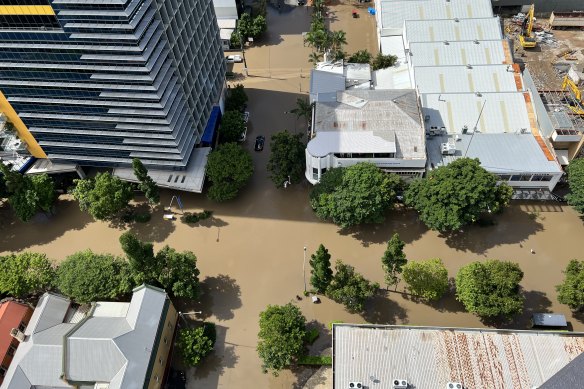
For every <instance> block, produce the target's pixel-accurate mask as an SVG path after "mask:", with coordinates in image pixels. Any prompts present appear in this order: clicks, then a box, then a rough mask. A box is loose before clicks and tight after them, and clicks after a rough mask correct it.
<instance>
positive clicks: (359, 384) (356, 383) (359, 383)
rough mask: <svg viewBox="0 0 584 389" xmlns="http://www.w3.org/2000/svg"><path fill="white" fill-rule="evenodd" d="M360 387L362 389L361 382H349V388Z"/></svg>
mask: <svg viewBox="0 0 584 389" xmlns="http://www.w3.org/2000/svg"><path fill="white" fill-rule="evenodd" d="M362 387H363V384H362V383H361V382H349V388H356V389H360V388H362Z"/></svg>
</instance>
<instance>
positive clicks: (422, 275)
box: [403, 258, 448, 301]
mask: <svg viewBox="0 0 584 389" xmlns="http://www.w3.org/2000/svg"><path fill="white" fill-rule="evenodd" d="M403 276H404V281H405V282H406V283H407V284H408V290H409V291H410V292H411V293H412V294H413V295H415V296H419V297H421V298H423V299H425V300H429V301H432V300H438V299H440V297H442V296H443V295H444V293H446V291H447V290H448V270H446V267H445V266H444V264H443V263H442V260H441V259H440V258H434V259H428V260H427V261H420V262H408V264H406V265H405V266H404V272H403Z"/></svg>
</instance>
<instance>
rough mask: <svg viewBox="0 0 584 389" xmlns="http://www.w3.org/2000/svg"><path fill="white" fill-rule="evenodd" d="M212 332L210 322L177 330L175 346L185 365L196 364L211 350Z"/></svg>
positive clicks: (213, 329) (212, 342)
mask: <svg viewBox="0 0 584 389" xmlns="http://www.w3.org/2000/svg"><path fill="white" fill-rule="evenodd" d="M211 332H212V333H211ZM214 333H215V326H214V325H213V324H211V323H205V325H203V326H202V327H198V328H183V329H180V330H179V332H178V338H177V346H178V349H179V352H180V355H181V357H182V359H183V361H184V362H185V364H186V365H187V366H197V365H198V364H199V363H200V362H201V360H202V359H203V358H204V357H206V356H207V355H209V354H210V353H211V351H213V346H214V345H215V336H216V335H215V334H214Z"/></svg>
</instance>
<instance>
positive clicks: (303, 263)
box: [302, 246, 306, 293]
mask: <svg viewBox="0 0 584 389" xmlns="http://www.w3.org/2000/svg"><path fill="white" fill-rule="evenodd" d="M305 269H306V246H304V261H303V262H302V277H303V278H304V293H306V270H305Z"/></svg>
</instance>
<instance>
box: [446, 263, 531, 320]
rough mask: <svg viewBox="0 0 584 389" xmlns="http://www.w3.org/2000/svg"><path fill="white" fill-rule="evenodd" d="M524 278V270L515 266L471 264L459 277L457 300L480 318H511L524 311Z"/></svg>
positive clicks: (457, 278)
mask: <svg viewBox="0 0 584 389" xmlns="http://www.w3.org/2000/svg"><path fill="white" fill-rule="evenodd" d="M522 279H523V271H522V270H521V268H520V267H519V265H518V264H516V263H513V262H508V261H499V260H493V259H491V260H487V261H485V262H472V263H469V264H468V265H466V266H463V267H462V268H460V270H459V271H458V273H457V274H456V299H457V300H458V301H460V302H461V303H462V304H464V307H465V308H466V310H467V311H469V312H471V313H474V314H476V315H478V316H480V317H483V318H493V317H499V316H502V317H510V316H512V315H514V314H517V313H520V312H521V311H522V310H523V301H524V297H523V296H522V295H521V293H520V287H519V283H520V282H521V280H522Z"/></svg>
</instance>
